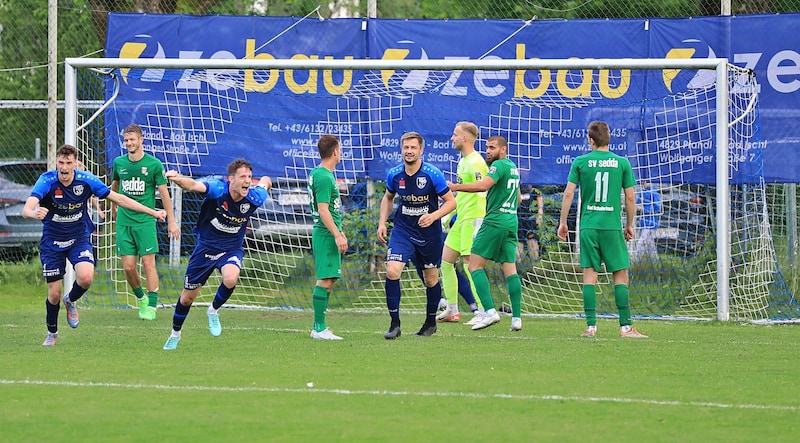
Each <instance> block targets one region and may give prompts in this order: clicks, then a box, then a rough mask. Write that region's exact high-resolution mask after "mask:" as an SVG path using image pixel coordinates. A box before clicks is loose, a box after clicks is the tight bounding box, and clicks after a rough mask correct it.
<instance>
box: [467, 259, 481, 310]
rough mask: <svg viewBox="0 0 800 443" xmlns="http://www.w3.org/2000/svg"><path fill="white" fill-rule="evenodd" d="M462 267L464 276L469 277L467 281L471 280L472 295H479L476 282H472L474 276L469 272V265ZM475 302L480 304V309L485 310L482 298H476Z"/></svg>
mask: <svg viewBox="0 0 800 443" xmlns="http://www.w3.org/2000/svg"><path fill="white" fill-rule="evenodd" d="M462 266H464V274H465V275H466V276H467V280H469V287H470V288H472V294H473V295H476V294H478V290H477V289H475V281H473V280H472V274H471V273H470V272H469V265H468V264H466V263H462ZM475 302H477V303H478V309H479V310H483V302H482V301H481V298H480V297H475Z"/></svg>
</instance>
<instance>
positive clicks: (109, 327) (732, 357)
mask: <svg viewBox="0 0 800 443" xmlns="http://www.w3.org/2000/svg"><path fill="white" fill-rule="evenodd" d="M22 298H23V296H18V297H12V298H11V300H17V301H19V300H21V299H22ZM33 298H34V297H33V296H24V299H25V300H27V301H26V302H23V303H11V306H9V303H6V304H4V305H3V306H2V307H0V319H1V320H0V324H2V326H1V329H2V337H0V361H2V363H0V435H2V437H0V440H2V441H8V442H41V441H47V442H60V441H64V442H76V441H98V442H99V441H119V442H153V441H186V442H218V441H243V442H257V441H270V442H272V441H275V442H307V441H317V442H327V441H348V442H361V441H365V442H369V441H374V442H420V441H441V442H451V441H452V442H467V441H487V442H488V441H492V442H502V441H515V442H523V441H560V442H561V441H576V442H577V441H580V442H593V441H598V442H607V441H632V440H635V441H643V442H659V441H663V442H675V441H726V442H736V441H741V442H752V441H796V439H797V438H798V435H799V434H798V432H800V421H799V420H798V419H797V418H798V416H799V415H800V396H798V393H800V388H798V383H797V375H796V374H797V370H796V368H795V366H794V365H795V364H796V361H797V356H798V351H800V344H798V343H799V342H798V340H797V336H798V332H800V331H798V329H797V327H796V326H753V325H742V324H734V323H728V324H723V323H716V322H708V323H700V322H668V321H638V322H636V323H635V326H636V327H637V328H639V330H640V331H642V332H643V333H646V334H648V335H650V337H651V338H650V339H646V340H630V339H621V338H620V337H619V336H618V332H617V326H616V322H615V321H614V320H601V321H600V323H599V334H598V338H597V339H581V338H579V334H580V333H581V332H582V330H583V327H584V324H583V321H582V320H579V319H550V318H528V317H526V318H524V319H523V321H524V328H523V330H522V331H521V332H515V333H512V332H510V331H509V329H508V327H509V323H510V319H509V317H507V316H505V317H504V318H503V320H502V322H501V323H500V324H499V325H496V326H493V327H490V328H488V329H485V330H483V331H471V330H469V327H467V326H464V325H461V324H443V325H440V326H439V331H438V332H437V333H436V335H434V336H433V337H428V338H420V337H414V336H413V335H412V334H413V333H414V332H416V330H417V329H418V328H419V326H420V324H421V321H422V316H421V315H418V314H417V315H412V314H405V315H404V316H403V336H402V337H401V338H400V339H398V340H394V341H387V340H384V339H383V333H384V332H385V330H386V328H387V326H388V315H387V314H386V313H385V312H374V313H345V312H331V313H329V316H328V324H329V326H330V327H331V329H332V330H333V331H334V332H335V333H336V334H339V335H342V336H343V337H344V340H342V341H338V342H327V341H319V340H312V339H311V338H309V332H310V325H311V319H312V313H311V312H297V311H292V312H288V311H268V312H265V311H250V310H236V309H223V310H222V311H221V321H222V324H223V328H224V330H223V333H222V335H221V336H220V337H212V336H211V335H210V334H209V332H208V329H207V325H206V316H205V308H203V307H199V306H198V307H195V308H193V309H192V311H191V313H190V315H189V317H188V319H187V321H186V324H185V326H184V332H183V338H182V340H181V343H180V346H179V347H178V349H177V350H176V351H171V352H168V351H163V350H162V349H161V347H162V346H163V344H164V341H165V340H166V338H167V336H168V334H169V330H170V324H171V318H172V310H171V309H160V310H159V312H158V319H157V320H156V321H155V322H144V321H141V320H139V319H138V318H137V314H136V311H134V310H113V309H82V310H81V324H80V327H79V328H78V329H74V330H73V329H70V328H69V327H68V326H67V324H66V320H65V314H64V310H63V309H62V310H61V316H60V318H59V328H60V331H59V332H60V336H59V341H58V345H57V346H55V347H43V346H41V343H42V341H43V340H44V336H45V327H44V294H41V296H36V297H35V302H34V301H31V300H32V299H33ZM466 317H467V318H468V317H469V316H466Z"/></svg>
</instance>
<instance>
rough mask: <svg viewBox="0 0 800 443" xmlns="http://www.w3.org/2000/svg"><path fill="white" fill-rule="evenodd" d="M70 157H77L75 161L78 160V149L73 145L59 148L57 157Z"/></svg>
mask: <svg viewBox="0 0 800 443" xmlns="http://www.w3.org/2000/svg"><path fill="white" fill-rule="evenodd" d="M69 156H72V157H75V159H76V160H77V159H78V148H76V147H75V146H72V145H61V147H60V148H58V151H56V157H69Z"/></svg>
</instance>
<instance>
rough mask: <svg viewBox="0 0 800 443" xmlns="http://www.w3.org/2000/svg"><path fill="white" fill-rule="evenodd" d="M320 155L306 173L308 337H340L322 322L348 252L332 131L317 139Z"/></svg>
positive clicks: (336, 140)
mask: <svg viewBox="0 0 800 443" xmlns="http://www.w3.org/2000/svg"><path fill="white" fill-rule="evenodd" d="M317 150H318V151H319V156H320V158H321V159H322V160H321V162H320V164H319V166H317V167H316V168H314V169H312V170H311V173H309V174H308V196H309V201H310V204H311V216H312V218H313V219H314V230H313V231H312V233H311V248H312V250H313V253H314V267H315V268H316V273H317V283H316V286H314V292H313V294H312V305H313V307H314V329H312V330H311V338H316V339H320V340H341V339H342V337H339V336H338V335H334V333H333V332H331V330H330V329H328V326H327V325H326V324H325V310H327V309H328V299H329V298H330V296H331V291H333V284H334V283H335V282H336V280H337V279H339V278H341V277H342V254H344V253H345V252H347V237H345V235H344V232H342V214H341V204H342V200H341V198H340V197H339V188H338V187H337V186H336V177H334V175H333V169H334V168H335V167H336V165H337V164H338V163H339V161H341V159H342V147H341V145H340V144H339V138H338V137H336V136H335V135H323V136H322V137H320V138H319V141H318V142H317Z"/></svg>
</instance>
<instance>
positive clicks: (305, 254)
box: [65, 58, 800, 321]
mask: <svg viewBox="0 0 800 443" xmlns="http://www.w3.org/2000/svg"><path fill="white" fill-rule="evenodd" d="M65 65H66V68H65V82H66V90H65V104H66V115H65V123H66V124H65V127H66V130H65V142H66V143H68V144H72V145H75V146H77V147H78V148H79V149H80V150H81V152H82V154H83V156H84V159H83V160H84V163H85V164H87V166H88V167H90V169H91V170H92V171H93V172H95V173H96V174H97V175H98V176H100V177H101V178H105V179H107V180H108V171H109V164H110V161H111V160H113V158H114V157H115V156H117V155H121V154H122V153H123V152H124V150H123V148H122V144H121V135H120V132H121V130H122V127H124V126H125V124H128V123H138V124H140V125H141V126H142V128H143V129H144V131H145V150H146V151H147V152H149V153H151V154H154V155H156V156H157V157H158V158H159V159H161V161H162V162H163V163H164V164H165V167H166V168H167V169H178V170H179V171H180V172H182V173H183V174H186V175H192V176H195V177H202V176H206V175H212V174H223V173H224V169H222V168H219V167H217V168H216V172H209V169H210V167H209V165H220V164H224V163H227V162H228V161H230V160H232V159H233V158H234V157H237V156H240V154H241V153H240V152H231V150H230V148H226V146H228V145H229V143H231V142H229V140H234V141H235V142H236V143H241V144H242V145H245V146H248V148H247V149H248V150H247V151H246V154H247V155H246V157H247V158H248V160H250V161H251V162H253V164H254V175H259V174H263V173H264V172H265V171H272V172H271V173H270V175H272V176H273V182H274V183H275V189H274V190H273V193H272V197H273V199H272V200H274V201H272V202H271V203H270V206H269V208H267V209H265V210H264V212H263V213H262V212H260V213H259V215H257V216H256V217H255V218H254V219H253V220H252V222H251V223H252V226H251V230H250V232H249V233H248V236H247V239H246V243H245V246H246V251H247V256H246V260H245V265H244V268H243V272H242V278H241V281H240V284H239V285H238V286H237V289H236V292H235V293H234V296H233V298H232V304H235V305H240V306H248V307H257V308H292V309H294V308H300V309H307V308H310V306H311V297H310V295H309V294H310V291H311V289H312V288H313V281H314V276H313V257H312V256H311V251H310V248H309V244H310V227H309V224H308V214H307V213H306V211H304V210H303V208H304V205H306V203H307V200H306V199H305V198H304V188H305V181H304V180H305V177H306V176H307V173H308V172H309V171H310V170H311V169H312V168H313V167H314V166H315V165H316V164H317V163H318V158H317V157H316V152H315V151H316V149H315V147H316V139H317V138H318V137H319V135H321V134H323V133H334V134H335V135H338V136H339V138H340V140H341V141H342V145H343V148H344V155H343V160H342V163H341V164H340V165H339V166H338V168H337V171H336V176H337V179H339V181H340V189H341V191H342V192H343V194H344V195H345V197H344V199H345V200H346V204H345V209H344V212H345V213H344V223H345V224H344V230H345V232H346V233H348V236H349V237H351V251H348V254H346V255H345V258H344V269H343V278H342V283H340V284H338V285H337V288H336V291H335V294H334V297H333V298H332V299H331V308H333V309H337V308H341V309H384V307H385V305H384V298H383V297H384V296H383V282H384V279H385V273H383V271H382V266H381V264H382V263H381V262H382V259H383V258H382V255H383V254H385V251H384V250H382V248H381V247H380V246H378V245H377V244H376V242H377V239H376V238H375V235H374V233H375V229H376V223H377V207H376V204H377V203H376V202H377V200H378V199H379V198H380V197H381V195H382V194H381V193H382V191H381V189H382V188H381V185H382V181H383V179H384V178H385V172H382V171H383V170H384V169H385V168H386V166H387V165H389V164H392V165H393V164H397V163H399V162H400V159H399V158H397V157H396V153H397V152H399V145H398V143H397V142H398V138H399V134H401V133H402V132H405V131H409V130H419V129H418V128H419V127H422V128H439V129H438V133H436V134H434V135H431V136H430V138H429V137H428V136H427V135H426V134H425V133H424V132H423V136H426V155H428V156H429V157H426V161H431V162H434V163H437V165H438V166H440V168H441V169H442V170H443V171H444V172H445V173H446V174H447V175H451V174H453V173H454V172H455V165H456V162H457V161H458V157H457V153H456V151H454V150H453V149H452V147H449V146H448V145H447V143H445V141H446V140H449V135H450V131H451V130H452V127H453V125H454V124H455V123H456V122H457V121H459V120H465V119H466V120H470V121H474V122H475V123H476V124H477V125H478V126H479V128H480V131H481V134H480V141H479V145H478V146H476V147H477V148H478V150H479V151H481V152H482V151H483V145H482V142H484V141H485V140H486V138H488V137H489V136H491V135H503V136H505V137H506V139H508V141H509V157H510V158H511V159H512V160H513V161H514V162H515V163H516V164H517V165H518V166H519V168H520V169H521V171H522V173H523V182H524V183H526V184H528V185H531V186H534V187H535V188H537V189H539V190H540V192H541V193H542V194H543V196H544V201H545V208H544V209H545V211H544V213H545V216H544V220H543V221H542V223H541V224H540V225H539V227H538V229H537V231H536V238H537V240H538V245H539V248H540V249H541V253H540V255H539V257H537V258H536V259H535V260H533V259H529V258H527V257H520V259H519V261H518V263H517V265H518V270H519V274H520V277H521V278H522V282H523V312H524V313H525V314H530V315H581V314H582V298H581V297H582V296H581V290H580V285H581V272H580V269H579V267H578V264H577V251H578V248H579V246H580V245H579V244H577V241H576V240H575V238H576V236H575V235H574V234H575V230H576V229H577V228H578V227H579V225H580V220H579V219H578V218H577V217H575V218H571V225H570V229H571V231H572V232H571V241H570V242H566V243H563V242H558V241H557V240H556V239H555V232H554V231H555V225H556V224H557V210H558V208H559V207H560V192H561V190H560V186H563V184H564V183H565V181H566V171H568V169H569V163H571V160H572V159H573V158H574V157H575V156H577V155H580V154H582V153H584V152H586V150H587V149H588V148H587V147H586V141H585V133H582V132H581V129H585V127H586V125H587V124H588V123H589V121H591V120H605V121H608V122H609V125H610V126H611V128H612V141H613V142H614V146H613V149H614V150H615V152H618V153H620V154H621V155H624V156H626V157H628V158H629V159H630V160H631V163H632V165H633V166H634V172H635V174H636V176H637V182H640V181H643V180H644V181H647V182H649V183H653V184H654V185H655V186H656V188H657V189H658V191H659V193H660V195H661V199H662V208H661V210H660V212H659V214H658V215H659V218H660V224H659V227H658V229H656V231H655V234H654V235H655V240H654V248H655V250H654V251H653V252H654V253H652V254H649V255H647V256H646V257H645V258H642V255H641V254H640V253H639V252H640V251H637V250H635V249H634V248H635V245H634V243H635V242H632V244H631V248H632V251H631V256H632V257H633V258H634V260H633V261H632V266H631V272H630V274H631V301H632V302H631V305H632V306H631V308H632V312H633V313H634V314H635V315H638V316H641V317H651V318H686V319H717V320H723V321H726V320H731V319H733V320H750V321H775V320H793V319H796V318H798V317H800V311H798V307H797V303H796V302H795V300H794V297H793V296H792V294H791V293H790V291H789V290H788V288H787V287H786V285H785V283H784V282H783V278H782V275H781V273H780V269H779V266H778V261H777V258H776V255H775V251H774V245H773V239H772V232H771V228H770V224H769V214H768V202H767V196H766V192H765V186H766V185H765V183H764V180H763V171H762V170H761V161H760V158H761V157H760V150H761V148H762V145H761V143H760V139H759V123H758V84H757V83H756V81H755V76H754V75H753V73H752V72H748V71H746V70H742V69H740V68H737V67H735V66H732V65H730V64H728V63H727V60H726V59H565V60H534V59H522V60H507V59H498V58H487V59H482V60H317V59H289V60H221V59H214V60H210V59H202V60H201V59H194V60H190V59H103V58H96V59H91V58H68V59H67V60H66V63H65ZM133 78H136V79H138V81H139V82H140V83H139V85H146V86H147V89H150V91H148V94H149V95H143V96H142V97H143V98H141V99H137V96H136V88H132V87H131V86H130V85H131V84H132V80H131V79H133ZM676 78H678V79H683V78H687V80H686V81H683V82H682V83H680V84H678V81H677V80H675V79H676ZM279 81H280V82H281V83H280V85H282V86H285V87H275V85H276V84H277V82H279ZM464 84H467V85H469V86H470V87H472V88H478V89H480V90H481V91H482V93H481V94H473V93H467V92H463V90H461V89H459V88H465V87H464V86H463V85H464ZM664 85H666V88H665V87H664ZM656 86H657V87H656ZM141 89H145V88H141ZM155 89H157V90H158V91H159V92H158V93H157V94H156V95H154V94H153V93H152V90H155ZM120 90H123V92H124V93H123V94H121V96H122V97H123V98H118V97H120ZM509 91H513V92H509ZM154 97H155V98H154ZM98 101H100V102H101V103H103V105H102V108H99V107H98V106H97V105H96V104H95V105H93V106H91V107H89V106H85V105H82V104H85V103H89V102H90V103H97V102H98ZM90 108H91V109H90ZM465 116H466V117H465ZM131 119H133V120H135V121H131ZM430 131H431V132H432V131H433V129H431V130H430ZM287 133H291V134H293V135H292V136H291V137H289V136H287V135H286V134H287ZM276 140H282V141H281V142H278V141H276ZM429 140H430V141H429ZM448 148H449V150H448ZM276 171H277V172H276ZM173 191H176V190H175V189H173ZM641 191H642V190H641V189H640V187H639V186H637V193H641ZM189 194H191V193H188V194H185V195H179V196H177V198H176V197H175V196H173V201H175V202H176V204H180V205H181V207H180V210H178V211H177V212H178V213H179V214H180V215H179V217H181V220H182V222H183V224H184V227H183V232H184V236H183V238H182V239H181V242H180V243H176V242H172V243H171V244H170V243H169V241H168V239H167V240H166V241H165V243H164V244H162V245H161V254H163V257H162V256H159V262H158V263H159V272H160V274H161V275H162V278H161V289H162V290H161V294H162V301H163V302H165V303H171V302H174V300H175V298H176V297H177V296H178V295H179V294H180V290H181V289H182V282H183V274H182V272H183V270H184V269H185V263H186V259H187V258H188V254H190V253H191V249H192V247H193V243H192V240H191V238H192V237H191V230H190V228H191V224H192V223H193V221H192V210H195V211H196V208H197V204H198V202H199V200H198V199H199V196H192V195H189ZM637 195H638V194H637ZM306 206H307V205H306ZM195 215H196V214H195ZM573 215H574V214H573ZM520 217H523V215H522V214H521V215H520ZM640 233H641V232H640V231H638V228H637V236H638V235H639V234H640ZM113 239H114V235H113V226H111V225H110V224H109V223H107V222H105V221H103V222H102V223H101V229H99V233H98V235H97V236H96V238H95V243H96V248H97V255H98V257H97V259H98V263H97V268H98V270H99V272H100V277H99V279H97V280H96V281H95V284H94V286H93V288H92V291H91V292H90V294H89V297H88V298H89V301H90V302H91V303H96V304H97V305H102V306H125V305H134V304H135V303H134V302H133V300H132V299H131V296H132V295H130V294H128V292H129V289H128V288H127V287H126V283H125V280H124V277H123V275H122V273H121V266H120V263H119V259H118V258H117V257H115V252H114V248H113V241H114V240H113ZM521 248H522V249H524V240H523V239H522V238H521ZM491 271H492V270H491V269H490V273H491ZM406 272H407V275H404V277H403V282H404V283H403V301H402V303H403V305H404V309H416V310H419V311H422V310H423V307H424V303H425V302H424V298H425V296H424V290H423V289H422V285H421V284H420V283H419V281H418V278H417V277H416V275H415V273H414V271H413V270H407V271H406ZM491 275H492V279H493V280H494V285H493V294H494V296H495V298H496V300H497V301H498V302H500V303H502V302H503V301H505V292H504V291H505V287H504V284H503V281H502V278H501V277H500V275H501V274H500V273H499V272H497V269H495V270H494V273H491ZM601 282H602V283H601V284H600V285H599V289H598V290H599V293H598V313H601V312H602V313H604V314H607V315H614V314H615V312H616V308H615V306H614V304H613V288H611V286H613V285H612V284H610V283H609V275H608V274H603V275H602V277H601ZM215 288H216V283H215V282H214V281H213V280H210V281H209V283H208V284H207V286H206V288H204V292H202V293H201V297H200V301H210V300H211V298H213V290H214V289H215Z"/></svg>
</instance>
